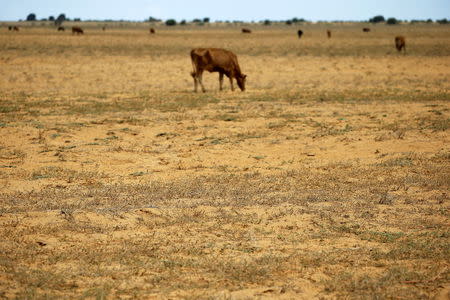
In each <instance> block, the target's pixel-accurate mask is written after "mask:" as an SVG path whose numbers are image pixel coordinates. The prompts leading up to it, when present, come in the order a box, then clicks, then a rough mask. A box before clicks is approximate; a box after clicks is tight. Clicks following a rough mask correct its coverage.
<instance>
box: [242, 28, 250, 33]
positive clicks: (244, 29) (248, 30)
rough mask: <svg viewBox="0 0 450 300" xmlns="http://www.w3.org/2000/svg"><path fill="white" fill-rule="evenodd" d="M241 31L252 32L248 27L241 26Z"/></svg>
mask: <svg viewBox="0 0 450 300" xmlns="http://www.w3.org/2000/svg"><path fill="white" fill-rule="evenodd" d="M242 33H252V31H251V30H250V29H248V28H242Z"/></svg>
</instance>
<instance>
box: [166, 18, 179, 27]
mask: <svg viewBox="0 0 450 300" xmlns="http://www.w3.org/2000/svg"><path fill="white" fill-rule="evenodd" d="M166 25H167V26H175V25H177V21H175V20H174V19H169V20H167V21H166Z"/></svg>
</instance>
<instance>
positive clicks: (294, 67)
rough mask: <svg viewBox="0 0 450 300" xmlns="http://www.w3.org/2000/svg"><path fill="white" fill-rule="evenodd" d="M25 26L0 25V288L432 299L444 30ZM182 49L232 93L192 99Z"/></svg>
mask: <svg viewBox="0 0 450 300" xmlns="http://www.w3.org/2000/svg"><path fill="white" fill-rule="evenodd" d="M34 25H35V26H34V27H32V26H29V27H24V26H22V27H21V30H20V31H19V32H9V31H8V30H7V28H5V27H2V28H1V30H0V298H18V299H44V298H45V299H63V298H67V299H69V298H70V299H84V298H97V299H106V298H108V299H110V298H124V299H126V298H135V299H168V298H170V299H179V298H181V299H268V298H279V299H430V298H433V297H435V296H436V299H447V297H448V293H449V292H450V273H449V268H450V263H449V261H450V227H449V225H450V222H449V220H450V219H449V207H450V203H449V193H450V192H449V186H450V135H449V126H450V29H449V27H448V26H444V25H401V26H386V25H377V26H372V32H370V33H363V32H361V28H362V27H363V26H367V25H366V24H331V25H328V26H326V25H321V24H316V25H303V26H302V29H303V31H304V32H305V34H304V36H303V37H302V39H301V40H299V39H298V38H297V37H296V30H297V29H298V28H297V27H296V26H291V27H289V26H270V27H266V26H257V25H253V26H252V25H250V26H249V27H250V28H252V29H253V31H254V33H252V34H250V35H243V34H241V33H240V32H239V31H240V27H239V26H237V25H229V26H225V25H223V26H211V27H207V26H203V27H201V26H196V27H190V26H187V27H180V26H176V27H174V28H165V27H156V35H150V34H148V25H145V24H128V25H127V24H125V25H124V24H122V25H121V26H119V25H120V24H119V23H117V24H108V27H107V30H106V31H105V32H103V31H101V29H100V26H101V24H95V23H90V24H87V25H86V24H81V25H82V27H84V28H85V35H83V36H72V35H71V33H70V32H68V31H66V32H57V31H56V30H55V29H54V28H49V27H45V26H40V25H39V24H34ZM327 28H331V30H332V33H333V36H332V38H331V39H327V38H326V33H325V30H326V29H327ZM397 34H402V35H405V36H406V39H407V52H406V55H404V54H398V53H397V52H396V50H395V48H394V36H395V35H397ZM197 46H204V47H205V46H206V47H208V46H212V47H225V48H228V49H230V50H233V51H234V52H235V53H236V54H237V55H238V58H239V61H240V65H241V68H242V70H243V72H244V73H245V74H247V75H248V82H247V91H245V92H240V91H235V92H234V93H233V92H231V91H230V90H229V85H228V82H227V81H225V85H224V86H225V88H226V90H225V91H223V92H219V91H218V75H217V74H209V73H206V74H205V75H204V82H205V86H206V88H207V90H208V91H207V93H205V94H202V93H198V94H195V93H193V81H192V78H191V77H190V76H189V72H190V71H191V68H192V67H191V62H190V58H189V55H188V53H189V51H190V49H191V48H193V47H197Z"/></svg>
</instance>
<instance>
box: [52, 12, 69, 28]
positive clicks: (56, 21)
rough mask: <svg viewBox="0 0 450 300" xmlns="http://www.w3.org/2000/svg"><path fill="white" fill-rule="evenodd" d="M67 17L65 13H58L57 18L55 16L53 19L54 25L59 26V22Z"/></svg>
mask: <svg viewBox="0 0 450 300" xmlns="http://www.w3.org/2000/svg"><path fill="white" fill-rule="evenodd" d="M66 20H67V19H66V15H65V14H60V15H59V16H58V17H57V18H56V20H55V25H56V26H61V24H62V23H63V22H64V21H66Z"/></svg>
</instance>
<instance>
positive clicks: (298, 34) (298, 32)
mask: <svg viewBox="0 0 450 300" xmlns="http://www.w3.org/2000/svg"><path fill="white" fill-rule="evenodd" d="M302 35H303V31H302V30H298V31H297V36H298V38H301V37H302Z"/></svg>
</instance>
